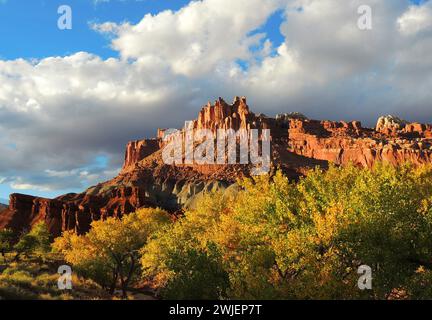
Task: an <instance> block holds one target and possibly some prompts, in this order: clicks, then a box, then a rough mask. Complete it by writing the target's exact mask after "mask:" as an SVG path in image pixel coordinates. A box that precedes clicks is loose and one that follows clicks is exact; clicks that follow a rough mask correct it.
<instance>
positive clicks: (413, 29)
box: [398, 2, 432, 35]
mask: <svg viewBox="0 0 432 320" xmlns="http://www.w3.org/2000/svg"><path fill="white" fill-rule="evenodd" d="M398 25H399V28H400V31H401V33H402V34H404V35H414V34H417V33H418V32H422V31H431V29H432V2H427V3H425V4H424V5H422V6H411V7H410V8H409V10H408V11H407V12H405V13H404V14H403V15H402V16H401V17H400V18H399V19H398Z"/></svg>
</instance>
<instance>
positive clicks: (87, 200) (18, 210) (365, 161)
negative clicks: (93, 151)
mask: <svg viewBox="0 0 432 320" xmlns="http://www.w3.org/2000/svg"><path fill="white" fill-rule="evenodd" d="M191 123H192V124H191V126H192V128H194V129H209V130H211V131H213V132H216V130H217V129H233V130H236V131H237V130H239V129H246V130H248V129H254V128H257V129H270V131H271V163H272V164H271V173H272V172H274V170H275V169H276V168H280V169H281V170H283V171H284V173H285V174H286V175H288V176H289V177H290V178H293V179H297V178H298V177H299V176H301V175H304V174H306V173H307V171H308V170H309V169H311V168H314V167H315V166H321V167H322V168H326V167H327V166H328V164H329V163H330V162H332V163H335V164H337V165H345V164H347V163H350V162H351V163H354V164H356V165H359V166H363V167H372V166H373V165H374V164H375V163H376V162H378V161H386V162H389V163H391V164H394V165H397V164H400V163H403V162H406V161H410V162H411V163H413V164H416V165H419V164H423V163H431V162H432V126H431V125H426V124H419V123H408V122H406V121H403V120H401V119H398V118H397V117H391V116H387V117H383V118H380V119H379V121H378V123H377V127H376V128H375V129H369V128H363V127H362V125H361V123H360V122H358V121H353V122H333V121H317V120H309V119H307V118H306V117H305V116H304V115H302V114H299V113H286V114H282V115H278V116H277V117H276V118H269V117H266V116H264V115H257V114H255V113H253V112H251V111H250V109H249V106H248V105H247V103H246V98H238V97H236V98H235V99H234V102H233V103H232V104H228V103H226V102H225V101H224V100H223V99H221V98H219V99H218V100H217V101H216V102H215V103H214V104H213V105H212V104H210V103H209V104H208V105H206V106H204V107H203V108H202V110H201V111H200V112H199V114H198V118H197V119H196V120H194V121H192V122H191ZM164 135H165V130H163V129H160V130H158V133H157V137H156V138H155V139H146V140H137V141H132V142H129V143H128V144H127V146H126V152H125V161H124V165H123V169H122V171H121V172H120V174H119V175H118V176H117V177H115V178H114V179H112V180H110V181H107V182H104V183H100V184H98V185H97V186H94V187H91V188H89V189H88V190H86V191H85V192H83V193H81V194H67V195H64V196H61V197H58V198H56V199H43V198H37V197H32V196H26V195H20V194H13V195H11V196H10V205H9V208H8V209H6V210H4V211H2V212H0V228H5V227H8V228H13V229H16V230H22V229H28V228H30V227H31V226H32V225H33V224H34V223H36V222H38V221H41V220H44V221H45V222H46V223H47V225H48V226H49V229H50V231H51V232H52V233H53V234H54V235H59V234H61V232H62V231H64V230H71V229H72V230H76V231H77V232H79V233H83V232H86V231H88V230H89V228H90V224H91V222H92V221H94V220H99V219H104V218H106V217H108V216H117V217H120V216H122V215H124V214H128V213H130V212H133V211H134V210H136V209H137V208H140V207H156V206H158V207H163V208H165V209H167V210H169V211H171V212H173V213H174V212H177V211H178V210H180V209H181V208H182V207H188V206H193V205H194V202H195V200H196V199H197V198H199V197H200V195H201V194H202V193H203V192H206V191H211V190H225V192H230V193H231V192H236V184H235V181H236V179H237V178H239V177H242V176H249V174H250V170H251V166H250V165H240V164H235V165H227V164H226V165H196V164H193V165H166V164H164V163H163V161H162V148H163V146H164V145H165V143H164V141H163V137H164Z"/></svg>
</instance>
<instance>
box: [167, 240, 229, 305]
mask: <svg viewBox="0 0 432 320" xmlns="http://www.w3.org/2000/svg"><path fill="white" fill-rule="evenodd" d="M206 249H207V250H200V249H197V248H187V249H186V251H183V252H176V251H174V252H173V251H171V252H169V254H168V257H167V261H166V265H167V268H168V269H169V270H171V271H172V272H173V273H174V276H173V277H171V278H170V279H169V280H168V282H167V284H166V286H165V287H164V288H163V290H162V292H161V295H162V296H163V297H164V298H166V299H181V300H189V299H195V300H196V299H210V300H216V299H220V298H223V297H226V290H227V288H228V286H229V278H228V274H227V272H226V271H225V270H224V269H223V268H222V263H221V256H220V253H219V252H218V251H217V249H216V247H215V246H214V245H209V246H208V248H206Z"/></svg>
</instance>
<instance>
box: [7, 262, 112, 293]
mask: <svg viewBox="0 0 432 320" xmlns="http://www.w3.org/2000/svg"><path fill="white" fill-rule="evenodd" d="M62 264H64V261H62V260H61V259H58V257H57V256H55V255H52V254H46V255H45V263H43V264H41V262H40V259H37V258H24V259H21V260H20V261H19V262H13V263H11V264H10V265H9V266H8V267H7V268H6V269H5V270H4V271H3V272H2V273H0V300H2V299H6V300H70V299H107V298H109V296H108V295H107V294H106V292H105V291H104V290H102V288H100V286H98V285H97V284H96V283H94V282H92V281H91V280H88V279H84V278H81V277H78V276H76V275H73V277H72V282H73V290H68V291H64V290H59V288H58V285H57V281H58V278H59V274H58V273H57V268H58V266H60V265H62Z"/></svg>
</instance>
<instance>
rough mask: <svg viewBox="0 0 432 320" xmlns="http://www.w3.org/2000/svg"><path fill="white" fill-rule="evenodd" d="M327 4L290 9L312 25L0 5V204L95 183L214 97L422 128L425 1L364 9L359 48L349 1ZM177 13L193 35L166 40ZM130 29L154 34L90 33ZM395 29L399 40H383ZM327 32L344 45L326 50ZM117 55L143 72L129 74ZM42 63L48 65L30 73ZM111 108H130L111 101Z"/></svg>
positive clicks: (282, 15)
mask: <svg viewBox="0 0 432 320" xmlns="http://www.w3.org/2000/svg"><path fill="white" fill-rule="evenodd" d="M334 1H335V0H310V1H303V3H304V6H308V7H311V8H312V7H314V6H316V5H317V3H319V5H320V6H321V7H320V10H322V14H320V15H313V12H314V10H315V9H314V10H298V11H299V12H295V11H296V10H291V11H290V10H289V9H288V7H287V5H288V6H289V5H290V4H291V3H294V1H291V0H247V1H245V0H217V1H216V2H215V0H203V4H204V5H202V6H195V7H194V8H190V7H191V5H190V2H189V1H188V0H105V1H101V0H99V1H98V3H96V2H95V1H94V0H69V1H65V0H61V1H58V0H27V1H25V0H0V39H1V41H0V83H1V85H0V202H2V201H3V200H2V199H5V198H8V196H9V194H10V193H14V192H19V193H27V194H33V195H38V196H45V197H55V196H58V195H61V194H64V193H68V192H80V191H83V190H84V189H85V188H86V187H88V186H89V185H91V184H95V183H97V182H101V181H103V180H104V179H108V178H110V177H112V176H114V175H115V170H116V169H118V168H119V167H120V166H121V162H122V158H123V151H124V146H125V144H126V143H127V141H129V140H135V139H139V138H141V137H151V136H153V135H154V133H155V131H156V129H157V127H168V126H178V125H179V124H181V122H182V121H184V120H187V119H192V118H194V117H195V116H196V112H197V110H198V108H199V106H200V105H201V104H204V103H206V102H207V100H209V99H210V100H211V99H215V98H217V97H218V96H223V97H225V98H226V99H231V98H232V96H234V95H247V96H248V101H249V102H250V103H252V105H253V108H252V109H253V110H254V111H257V112H264V113H266V114H270V115H271V114H273V115H274V114H276V113H278V112H287V111H300V112H303V113H305V114H306V115H308V116H310V117H312V118H313V117H315V118H323V117H326V118H327V117H328V118H333V119H335V120H341V119H344V120H353V119H360V120H362V121H364V122H366V123H369V124H373V121H374V120H375V119H376V118H377V116H379V115H381V114H384V113H385V114H388V113H395V114H397V115H400V116H401V117H405V118H411V119H413V120H424V119H427V121H428V122H430V119H429V117H430V101H431V100H432V96H431V91H430V86H431V85H430V84H431V82H432V80H431V78H430V75H431V74H432V70H431V69H432V61H431V58H430V50H429V49H428V48H430V47H432V23H431V22H430V20H432V5H431V3H430V1H421V0H412V1H408V0H406V1H405V0H397V1H395V0H380V1H379V0H364V1H366V2H372V3H375V4H376V8H374V10H375V11H374V14H376V15H377V16H378V18H379V21H381V23H380V24H379V26H380V28H376V29H374V30H373V32H371V33H369V34H367V33H359V31H358V30H356V29H355V28H354V29H353V28H352V27H353V26H355V19H356V16H355V14H356V7H355V6H356V5H358V4H359V3H362V4H363V1H360V0H353V1H346V0H338V1H340V6H339V7H338V8H335V6H334V3H335V2H334ZM276 2H278V3H280V5H279V4H278V5H275V3H276ZM298 2H301V1H298ZM209 3H212V4H209ZM215 3H217V4H219V3H223V4H224V6H225V7H227V8H226V9H228V10H225V11H224V10H222V11H223V12H222V13H221V12H219V10H218V8H216V9H215V5H214V4H215ZM64 4H67V5H70V6H71V8H72V13H73V28H72V30H64V31H62V30H59V29H58V28H57V20H58V18H59V14H58V13H57V9H58V7H59V6H60V5H64ZM410 4H417V5H419V6H422V8H421V10H415V8H414V10H413V8H412V7H410ZM350 6H351V7H350ZM184 7H189V8H190V12H189V13H193V14H197V13H198V15H197V16H198V18H196V16H195V19H196V20H194V22H193V23H194V24H196V25H200V27H197V30H189V29H188V31H187V32H186V33H185V32H184V30H176V28H177V29H179V28H180V27H179V25H180V24H183V25H182V26H183V27H184V25H185V24H186V25H187V21H186V22H185V21H184V17H180V16H177V17H176V18H173V16H176V14H173V15H172V16H171V17H170V16H169V15H168V16H162V15H160V13H161V12H162V11H164V10H167V9H170V10H173V11H174V12H175V11H177V10H179V9H181V8H184ZM297 9H298V8H297ZM199 10H201V11H199ZM303 11H304V12H303ZM149 13H150V14H152V15H154V16H153V17H150V18H149V19H143V18H144V16H145V15H146V14H149ZM201 13H202V14H203V15H202V19H201ZM310 13H312V14H311V15H310V16H307V14H310ZM353 13H354V15H352V14H353ZM305 15H306V16H305ZM327 16H331V19H328V17H327ZM192 17H194V16H193V15H192ZM286 17H287V18H286ZM425 17H426V18H425ZM428 17H431V18H428ZM182 19H183V20H182ZM215 19H216V20H215ZM217 19H220V21H218V20H217ZM400 19H402V20H400ZM142 20H146V22H147V23H150V24H151V23H153V24H154V27H155V29H154V30H152V29H151V28H148V27H146V28H147V29H146V28H144V30H141V31H140V32H136V31H135V30H133V28H132V27H128V28H126V30H125V32H124V34H111V35H109V36H108V35H106V34H101V33H100V32H96V31H95V30H93V29H92V28H91V27H90V25H92V24H97V25H101V24H103V23H105V22H113V23H115V24H116V26H121V25H122V24H123V23H124V22H129V23H130V26H135V25H136V24H138V23H139V22H140V21H142ZM418 21H420V23H417V22H418ZM399 22H402V23H403V25H401V28H402V29H403V30H402V31H403V32H405V35H404V34H402V33H401V32H397V30H396V29H395V28H394V26H395V25H396V24H397V23H399ZM310 23H312V24H313V26H316V28H317V29H318V30H316V31H313V29H311V27H313V26H311V25H310ZM200 28H201V29H200ZM225 28H226V29H227V30H224V29H225ZM228 28H231V30H229V29H228ZM281 28H284V29H283V32H281ZM239 30H242V31H241V32H240V31H239ZM311 30H312V32H311ZM340 30H345V31H346V30H348V31H349V32H352V34H351V35H350V37H345V36H342V37H335V36H334V35H335V34H337V32H338V31H340ZM261 33H265V36H263V37H262V38H260V39H259V40H257V39H255V38H254V36H255V35H259V34H261ZM407 35H408V36H407ZM130 39H132V40H130ZM221 39H222V41H221ZM245 39H246V40H247V41H245ZM352 39H360V40H361V41H352ZM116 40H118V41H116ZM369 40H371V41H369ZM248 41H249V42H248ZM265 41H268V42H270V43H271V45H270V46H269V48H268V49H269V50H268V51H266V52H264V51H265V50H263V48H264V46H263V44H264V42H265ZM368 41H369V42H368ZM147 42H151V45H147ZM249 43H252V44H253V45H249ZM401 43H402V44H405V46H403V45H402V46H401V45H400V44H401ZM113 44H116V45H117V48H115V49H113V48H112V46H113ZM152 46H154V48H152ZM191 48H192V49H193V50H191ZM197 48H198V50H197ZM410 48H413V50H410ZM291 49H292V50H291ZM177 50H178V51H183V52H176V51H177ZM423 50H425V51H426V52H423ZM77 52H86V53H90V54H91V55H87V54H83V55H76V53H77ZM120 52H121V53H122V54H125V55H126V56H127V57H128V58H132V61H133V60H134V59H138V58H142V57H144V58H145V59H144V60H142V61H141V63H139V64H133V63H129V60H122V59H120ZM191 52H192V53H191ZM197 53H198V56H197V57H194V59H195V60H194V59H191V58H190V57H191V55H192V56H193V55H194V54H197ZM50 57H61V58H59V59H51V60H49V59H46V60H49V61H45V62H44V63H43V66H38V65H37V64H38V62H33V59H35V61H41V60H43V59H45V58H50ZM95 57H96V58H95ZM98 57H100V58H102V60H99V59H98ZM111 57H113V58H116V60H115V61H116V63H115V65H114V66H113V63H112V61H111V62H110V61H108V60H106V59H108V58H111ZM335 57H337V58H336V59H335ZM419 57H421V58H420V59H419ZM15 59H25V60H26V62H24V63H22V62H14V60H15ZM54 60H55V61H54ZM143 61H144V62H143ZM398 63H400V65H398ZM94 65H97V68H95V69H93V68H94ZM87 66H89V67H87ZM57 68H62V71H61V72H60V71H57V70H59V69H57ZM89 70H95V71H89ZM335 70H336V71H337V72H335ZM128 72H129V73H128ZM63 73H64V74H63ZM11 74H13V76H11ZM69 79H70V81H69ZM131 79H132V80H131ZM251 79H253V81H252V82H251V81H250V80H251ZM59 81H63V82H64V83H63V84H61V83H59ZM40 83H42V85H41V86H39V84H40ZM43 84H47V85H46V86H44V85H43ZM51 86H52V87H53V88H51ZM4 88H5V89H4ZM11 88H12V89H11ZM3 89H4V90H3ZM51 89H52V90H51ZM50 90H51V91H53V92H54V93H52V92H50ZM57 91H58V92H57ZM88 91H90V92H91V94H89V93H88ZM64 92H66V94H64ZM111 93H113V97H112V98H110V99H107V97H106V96H109V95H110V94H111ZM98 94H99V96H97V95H98ZM125 94H126V96H131V97H136V99H135V100H133V101H132V102H131V101H125V99H123V98H122V96H123V95H125ZM31 108H34V110H33V109H32V110H30V109H31ZM181 108H183V109H181ZM23 109H26V110H27V109H29V110H30V111H28V110H27V111H25V112H23ZM81 111H84V112H81ZM167 114H169V115H170V117H167V116H166V115H167ZM17 186H19V187H17Z"/></svg>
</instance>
